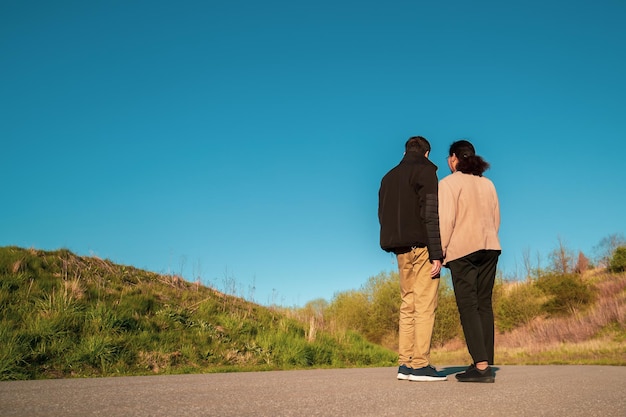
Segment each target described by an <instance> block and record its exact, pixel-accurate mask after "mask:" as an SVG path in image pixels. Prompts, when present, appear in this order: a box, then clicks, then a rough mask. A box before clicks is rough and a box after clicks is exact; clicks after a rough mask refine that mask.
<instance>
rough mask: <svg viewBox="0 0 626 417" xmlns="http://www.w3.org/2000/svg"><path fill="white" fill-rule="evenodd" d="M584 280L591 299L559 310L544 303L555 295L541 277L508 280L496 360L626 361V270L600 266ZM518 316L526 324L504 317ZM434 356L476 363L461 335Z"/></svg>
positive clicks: (440, 359)
mask: <svg viewBox="0 0 626 417" xmlns="http://www.w3.org/2000/svg"><path fill="white" fill-rule="evenodd" d="M581 279H582V282H583V283H584V284H585V286H586V287H587V288H589V291H590V293H591V294H592V297H591V300H590V303H589V304H588V305H585V306H580V305H573V306H572V305H570V306H567V307H568V308H567V309H566V310H565V311H562V312H560V313H553V314H546V313H545V311H543V310H542V309H541V308H540V307H539V308H538V306H541V305H544V306H545V305H546V302H547V303H549V302H550V300H549V299H548V300H546V299H545V297H543V298H542V295H541V293H537V290H536V282H533V283H526V282H525V283H506V284H504V285H503V287H502V288H501V289H500V294H498V296H497V299H496V301H495V306H496V309H495V314H496V341H495V342H496V344H495V348H496V352H495V356H496V362H497V363H499V364H503V365H505V364H514V365H524V364H529V365H530V364H533V365H536V364H587V365H590V364H593V365H626V273H607V272H606V271H604V270H602V271H599V270H595V271H588V272H587V273H586V274H585V275H584V276H583V277H582V278H581ZM583 294H584V293H583ZM570 296H571V297H572V298H571V300H580V298H581V297H580V294H576V293H574V294H570ZM498 298H499V299H498ZM498 307H500V308H498ZM503 307H507V308H506V309H503ZM512 316H513V317H514V318H516V319H518V320H520V319H523V321H524V322H525V323H524V324H521V325H518V326H514V327H513V328H511V329H509V328H508V327H509V326H505V325H504V319H505V318H507V319H508V318H511V317H512ZM499 322H500V323H499ZM499 324H500V326H499ZM503 328H504V329H506V330H503ZM433 358H434V361H435V362H436V363H470V362H471V358H470V356H469V355H468V353H467V349H466V348H465V345H464V344H463V341H462V340H461V339H460V338H455V339H453V340H450V341H448V342H447V343H445V344H443V346H441V347H439V348H437V349H435V350H434V352H433Z"/></svg>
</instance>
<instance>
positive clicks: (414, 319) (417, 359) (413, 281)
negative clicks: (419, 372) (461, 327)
mask: <svg viewBox="0 0 626 417" xmlns="http://www.w3.org/2000/svg"><path fill="white" fill-rule="evenodd" d="M397 258H398V270H399V271H400V293H401V297H402V302H401V304H400V326H399V336H398V356H399V357H398V362H399V363H400V365H406V366H409V367H411V368H422V367H424V366H427V365H429V364H430V342H431V339H432V335H433V327H434V325H435V310H436V309H437V290H438V288H439V279H432V278H431V276H430V271H431V268H432V264H431V263H430V260H429V259H428V249H427V248H414V249H412V250H411V251H410V252H407V253H402V254H399V255H397Z"/></svg>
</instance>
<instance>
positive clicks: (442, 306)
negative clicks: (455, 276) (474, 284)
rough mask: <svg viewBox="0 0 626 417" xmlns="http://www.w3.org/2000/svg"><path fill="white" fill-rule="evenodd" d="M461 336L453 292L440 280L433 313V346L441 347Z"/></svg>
mask: <svg viewBox="0 0 626 417" xmlns="http://www.w3.org/2000/svg"><path fill="white" fill-rule="evenodd" d="M460 334H461V322H460V319H459V309H458V308H457V306H456V299H455V298H454V291H453V290H452V288H450V285H449V284H448V283H447V282H446V281H444V280H441V283H440V284H439V294H438V300H437V312H436V313H435V327H434V328H433V337H432V344H433V346H443V344H444V343H446V342H447V341H449V340H451V339H454V338H455V337H457V336H459V335H460Z"/></svg>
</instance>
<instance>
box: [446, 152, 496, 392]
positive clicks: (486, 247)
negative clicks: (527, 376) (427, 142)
mask: <svg viewBox="0 0 626 417" xmlns="http://www.w3.org/2000/svg"><path fill="white" fill-rule="evenodd" d="M448 167H449V168H450V171H451V172H452V174H451V175H448V176H447V177H445V178H444V179H442V180H441V182H440V183H439V218H440V225H441V244H442V248H443V253H444V262H443V264H444V265H445V266H446V267H448V268H449V269H450V273H451V275H452V286H453V288H454V297H455V299H456V304H457V307H458V309H459V316H460V318H461V326H462V327H463V335H464V336H465V343H466V344H467V349H468V351H469V354H470V356H471V357H472V360H473V363H472V364H471V365H470V366H469V367H468V368H467V369H466V370H465V372H462V373H459V374H457V375H456V379H457V380H458V381H461V382H494V381H495V374H494V372H493V369H492V368H491V367H490V365H492V364H493V361H494V333H495V330H494V317H493V305H492V295H493V286H494V282H495V276H496V268H497V264H498V257H499V256H500V252H501V250H500V241H499V239H498V229H499V226H500V207H499V203H498V196H497V194H496V189H495V186H494V185H493V183H492V182H491V181H490V180H488V179H487V178H485V177H483V173H484V172H485V170H487V169H488V168H489V164H488V163H487V162H486V161H485V160H484V159H483V158H482V157H480V156H478V155H476V150H475V149H474V146H473V145H472V144H471V143H470V142H468V141H467V140H459V141H456V142H454V143H453V144H452V145H450V150H449V151H448Z"/></svg>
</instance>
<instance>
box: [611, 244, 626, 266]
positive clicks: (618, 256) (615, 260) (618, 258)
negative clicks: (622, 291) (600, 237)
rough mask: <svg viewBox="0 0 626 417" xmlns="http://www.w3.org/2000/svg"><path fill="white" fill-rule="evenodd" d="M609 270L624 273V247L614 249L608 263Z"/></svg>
mask: <svg viewBox="0 0 626 417" xmlns="http://www.w3.org/2000/svg"><path fill="white" fill-rule="evenodd" d="M609 270H610V271H611V272H624V271H626V246H620V247H618V248H617V249H615V252H613V256H612V257H611V261H610V263H609Z"/></svg>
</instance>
